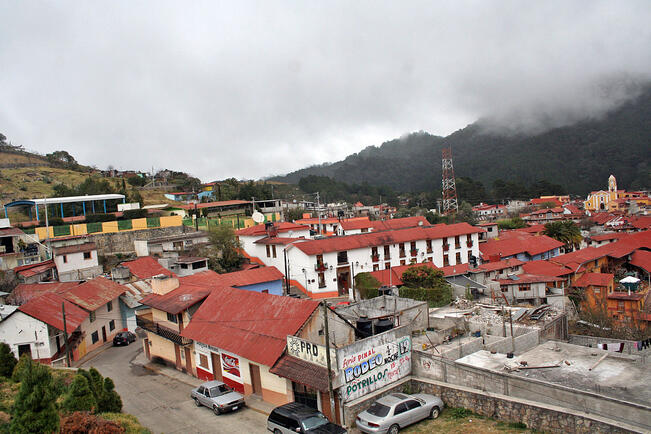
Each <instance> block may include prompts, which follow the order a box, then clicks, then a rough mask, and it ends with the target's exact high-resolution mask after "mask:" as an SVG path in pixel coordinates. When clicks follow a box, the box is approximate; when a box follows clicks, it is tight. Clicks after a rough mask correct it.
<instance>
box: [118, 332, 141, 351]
mask: <svg viewBox="0 0 651 434" xmlns="http://www.w3.org/2000/svg"><path fill="white" fill-rule="evenodd" d="M135 341H136V335H135V333H131V332H118V333H117V334H116V335H115V337H114V338H113V346H115V347H117V346H120V345H129V344H130V343H131V342H135Z"/></svg>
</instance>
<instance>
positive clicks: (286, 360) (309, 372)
mask: <svg viewBox="0 0 651 434" xmlns="http://www.w3.org/2000/svg"><path fill="white" fill-rule="evenodd" d="M269 372H271V373H272V374H276V375H278V376H279V377H283V378H288V379H290V380H292V381H293V382H294V383H298V384H302V385H304V386H308V387H311V388H313V389H316V390H320V391H322V392H327V391H328V370H327V369H326V368H324V367H323V366H319V365H315V364H314V363H310V362H308V361H306V360H302V359H297V358H296V357H292V356H288V355H286V354H285V355H284V356H282V357H281V358H280V359H278V361H277V362H276V364H275V365H274V367H273V368H271V369H269Z"/></svg>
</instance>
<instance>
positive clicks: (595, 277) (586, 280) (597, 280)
mask: <svg viewBox="0 0 651 434" xmlns="http://www.w3.org/2000/svg"><path fill="white" fill-rule="evenodd" d="M614 278H615V275H614V274H610V273H585V274H584V275H583V276H581V277H579V278H578V279H577V280H576V282H574V284H573V285H572V286H576V287H577V288H586V287H588V286H608V285H610V284H612V283H613V279H614Z"/></svg>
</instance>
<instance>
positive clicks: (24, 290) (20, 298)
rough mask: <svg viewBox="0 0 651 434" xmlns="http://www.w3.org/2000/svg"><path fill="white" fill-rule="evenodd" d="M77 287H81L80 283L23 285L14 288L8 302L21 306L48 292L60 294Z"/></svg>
mask: <svg viewBox="0 0 651 434" xmlns="http://www.w3.org/2000/svg"><path fill="white" fill-rule="evenodd" d="M77 285H79V282H43V283H21V284H19V285H18V286H16V288H14V290H13V291H12V293H11V294H10V295H9V297H8V298H7V301H8V302H9V303H11V304H18V305H20V304H23V303H27V302H28V301H30V300H31V299H33V298H36V297H38V296H40V295H43V294H45V293H47V292H58V291H60V290H65V289H67V288H73V287H75V286H77Z"/></svg>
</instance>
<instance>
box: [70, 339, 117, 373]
mask: <svg viewBox="0 0 651 434" xmlns="http://www.w3.org/2000/svg"><path fill="white" fill-rule="evenodd" d="M112 346H113V341H110V342H109V341H107V342H105V343H104V344H103V345H102V346H101V347H99V348H96V349H94V350H93V351H91V352H90V353H86V354H85V355H84V357H82V358H81V359H79V360H73V361H72V363H71V364H72V366H73V367H76V368H81V367H82V366H83V365H85V364H86V363H88V362H90V361H91V360H93V359H94V358H95V357H97V356H99V355H100V354H102V353H103V352H104V351H106V350H108V349H109V348H111V347H112Z"/></svg>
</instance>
